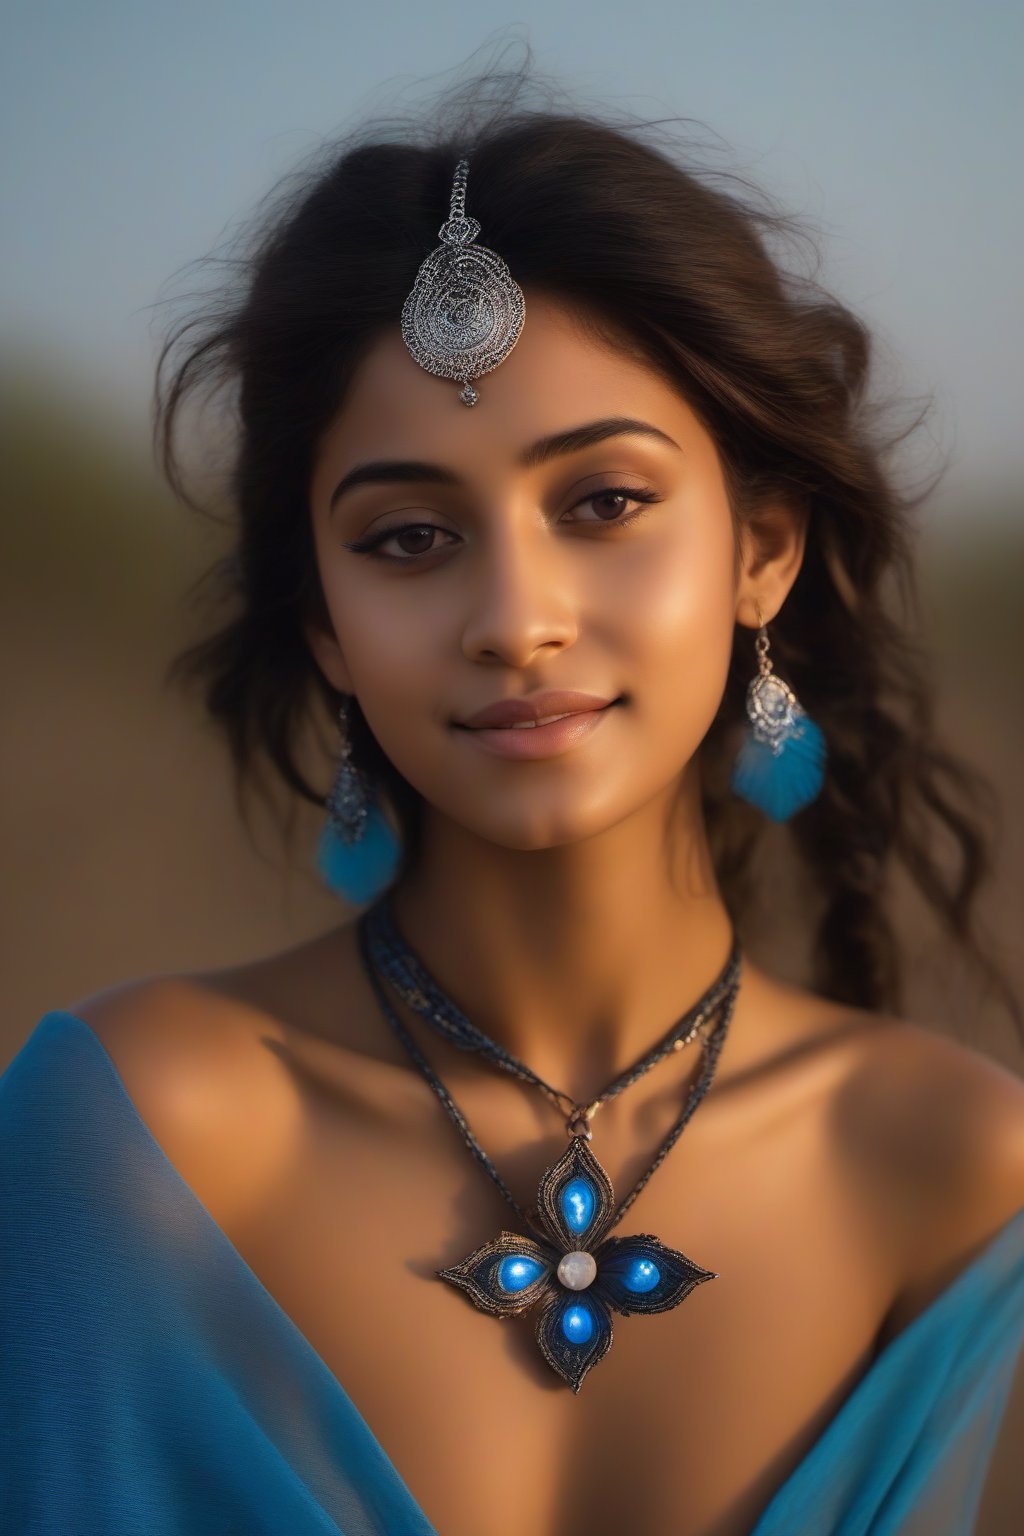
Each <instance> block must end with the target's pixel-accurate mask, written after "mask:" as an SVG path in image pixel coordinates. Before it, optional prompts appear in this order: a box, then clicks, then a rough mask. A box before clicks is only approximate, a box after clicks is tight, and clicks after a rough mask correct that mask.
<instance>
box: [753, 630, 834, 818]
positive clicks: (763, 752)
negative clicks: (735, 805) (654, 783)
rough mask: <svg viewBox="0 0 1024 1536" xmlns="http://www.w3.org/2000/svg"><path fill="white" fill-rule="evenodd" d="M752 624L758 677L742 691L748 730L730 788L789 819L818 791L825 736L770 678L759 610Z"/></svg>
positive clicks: (782, 685)
mask: <svg viewBox="0 0 1024 1536" xmlns="http://www.w3.org/2000/svg"><path fill="white" fill-rule="evenodd" d="M757 622H758V625H759V629H758V632H757V639H756V640H755V641H754V649H755V650H756V652H757V675H756V676H755V677H754V678H753V679H752V680H751V683H750V686H749V688H748V689H747V718H748V719H749V721H750V729H749V730H748V732H747V735H746V738H745V739H744V742H743V746H742V747H741V748H740V752H739V756H738V757H737V759H736V766H735V767H734V769H733V775H732V787H733V789H734V790H735V792H736V794H738V795H741V796H742V797H743V799H744V800H749V802H750V804H751V805H756V806H757V808H758V810H759V811H763V812H764V814H765V815H766V816H770V817H771V819H772V820H773V821H788V820H789V818H790V817H791V816H792V815H793V814H794V812H796V811H799V810H800V809H801V808H802V807H803V806H805V805H809V804H810V802H811V801H812V800H814V799H815V798H816V797H817V796H818V794H819V793H820V792H821V786H822V784H823V782H824V778H825V738H824V737H823V736H822V734H821V731H820V729H819V728H818V726H817V725H815V723H814V721H813V720H812V719H811V717H810V716H809V715H808V714H807V713H806V712H805V711H804V710H803V709H802V708H801V706H800V704H799V703H798V701H797V697H796V694H795V693H794V692H793V690H792V688H790V687H789V686H788V685H787V684H786V683H784V682H783V681H782V679H781V678H780V677H776V676H775V673H774V671H773V669H772V663H771V661H770V659H769V656H768V630H767V628H766V626H765V624H764V620H763V618H762V616H761V609H760V608H759V607H758V609H757Z"/></svg>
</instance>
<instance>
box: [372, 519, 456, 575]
mask: <svg viewBox="0 0 1024 1536" xmlns="http://www.w3.org/2000/svg"><path fill="white" fill-rule="evenodd" d="M447 532H448V530H447V528H438V527H436V526H435V524H433V523H405V524H404V525H402V526H401V527H398V528H384V529H382V530H381V531H380V532H379V533H369V534H367V535H366V536H365V537H364V538H361V539H353V540H352V542H351V543H350V544H346V545H345V548H346V549H350V550H352V551H353V553H354V554H357V555H373V556H374V558H375V559H377V560H391V561H393V562H394V563H395V564H396V565H408V564H411V563H412V562H413V561H415V560H417V559H419V558H421V557H422V556H423V555H433V554H436V552H437V550H438V549H439V548H440V547H441V546H440V545H436V544H434V543H433V536H434V534H435V533H447ZM451 537H452V538H455V537H456V535H454V534H452V535H451ZM391 539H395V540H396V541H404V542H399V548H400V549H401V550H402V554H400V555H389V554H384V553H383V545H385V544H386V543H388V542H389V541H390V540H391Z"/></svg>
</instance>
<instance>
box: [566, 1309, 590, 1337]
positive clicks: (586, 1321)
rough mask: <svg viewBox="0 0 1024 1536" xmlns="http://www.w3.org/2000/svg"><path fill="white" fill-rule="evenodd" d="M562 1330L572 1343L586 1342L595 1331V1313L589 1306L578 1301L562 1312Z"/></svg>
mask: <svg viewBox="0 0 1024 1536" xmlns="http://www.w3.org/2000/svg"><path fill="white" fill-rule="evenodd" d="M562 1332H563V1333H564V1334H565V1336H566V1338H567V1339H568V1340H569V1343H570V1344H586V1343H587V1342H588V1341H589V1340H590V1339H591V1338H592V1337H593V1333H594V1314H593V1313H592V1312H591V1310H590V1308H589V1307H585V1306H583V1304H582V1303H581V1302H576V1303H575V1305H573V1306H571V1307H566V1309H565V1311H564V1312H563V1313H562Z"/></svg>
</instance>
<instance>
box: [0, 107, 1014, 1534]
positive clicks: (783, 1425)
mask: <svg viewBox="0 0 1024 1536" xmlns="http://www.w3.org/2000/svg"><path fill="white" fill-rule="evenodd" d="M462 105H464V103H463V104H462ZM460 110H461V107H460ZM715 181H716V178H714V177H711V176H708V175H706V174H704V173H702V172H701V171H700V170H699V169H698V168H697V167H696V166H687V165H686V164H684V163H683V157H681V156H679V155H676V154H673V153H671V152H670V150H669V149H668V148H667V147H666V146H665V145H664V144H661V145H659V144H658V143H656V142H655V140H654V138H653V136H652V135H650V134H647V133H645V132H644V131H643V130H642V129H641V128H639V127H636V128H632V129H630V128H629V127H624V126H622V125H617V124H615V123H613V122H611V120H607V121H601V120H598V119H596V118H594V117H591V116H588V115H586V114H574V113H572V112H558V111H555V112H546V111H543V110H530V109H529V108H526V107H521V106H517V105H516V104H515V103H514V102H513V103H511V104H508V105H506V106H505V107H503V108H502V109H500V110H497V111H491V112H490V113H487V112H484V113H482V114H481V113H477V114H476V116H473V115H472V113H470V114H469V115H463V116H461V117H459V118H458V119H457V120H455V119H453V118H451V117H446V116H445V114H444V112H443V111H441V110H438V112H437V113H436V114H435V115H434V116H432V117H431V119H430V121H429V122H428V123H426V124H424V125H421V126H420V127H419V128H418V129H417V130H416V131H412V130H410V131H409V133H407V134H405V135H402V134H398V133H396V132H395V131H394V130H393V129H392V130H389V131H383V130H382V131H381V132H380V133H379V134H378V133H376V131H375V130H373V129H372V128H371V129H370V130H368V131H367V132H365V133H363V134H361V135H359V136H358V137H357V138H356V139H355V140H354V141H353V142H351V143H349V144H346V145H344V146H342V148H341V149H340V150H338V151H336V152H334V153H332V155H331V156H330V157H329V158H328V159H327V160H326V161H325V162H324V163H323V165H321V166H319V167H318V168H317V170H316V172H315V174H314V176H313V177H312V179H311V181H310V182H309V183H308V184H304V185H303V186H302V188H301V189H300V191H298V192H296V191H295V189H294V186H292V187H291V188H290V190H289V192H288V195H287V198H286V199H285V201H284V202H282V204H281V205H280V206H279V207H278V208H277V209H276V210H275V211H274V212H273V214H272V215H270V216H269V217H267V218H266V222H265V223H264V225H263V226H262V227H261V234H260V238H259V239H258V240H257V241H256V242H255V243H254V244H253V246H252V247H251V249H250V250H249V253H248V255H247V258H246V261H245V262H244V263H243V264H242V265H241V267H240V268H233V269H232V270H233V271H234V272H235V277H234V278H233V280H232V281H233V282H234V283H235V284H236V286H234V287H233V288H232V289H231V291H230V292H229V293H228V294H227V295H226V297H225V298H224V300H223V302H221V303H219V305H218V306H217V307H215V309H214V311H212V312H211V313H209V314H204V315H202V316H199V317H191V318H188V319H186V321H185V322H184V323H182V325H181V326H180V328H179V329H178V330H177V332H176V333H175V334H174V335H173V336H172V337H171V338H170V339H169V342H168V345H167V348H166V351H165V354H164V356H163V359H162V366H161V375H160V390H159V396H158V403H159V414H158V425H159V428H160V432H161V434H162V438H163V442H164V446H165V451H166V463H167V467H168V470H169V472H170V474H171V477H172V479H173V480H174V481H175V483H177V484H179V486H180V484H181V481H180V477H179V474H178V460H177V448H176V438H175V425H176V422H177V420H178V418H179V415H180V412H181V410H182V408H183V406H184V404H185V403H186V402H187V401H188V400H190V399H191V398H192V397H193V395H194V394H195V393H196V392H198V391H200V390H201V388H202V387H205V386H208V385H211V384H212V385H215V386H217V387H220V388H222V389H224V390H225V391H227V392H228V393H229V394H230V395H231V397H232V399H233V402H234V421H235V424H236V427H237V441H236V447H237V452H236V457H235V461H234V469H233V474H232V480H231V489H232V494H233V497H234V505H235V510H236V513H237V538H236V542H235V545H234V547H233V549H232V550H231V552H230V553H229V555H228V556H227V557H226V558H225V559H224V560H223V561H222V562H221V563H220V565H219V566H218V568H217V572H216V575H217V579H218V585H217V588H216V590H217V591H218V592H219V593H220V594H221V596H222V598H223V601H224V603H225V609H224V614H223V617H222V618H221V619H220V621H219V622H218V624H217V626H216V628H215V629H214V631H213V632H212V633H211V634H210V635H209V636H208V638H206V639H205V640H203V641H202V642H201V643H200V644H199V645H197V646H195V647H193V648H192V649H191V650H190V651H189V652H187V653H186V654H185V655H184V656H183V657H182V658H180V659H179V664H178V670H179V672H180V674H181V675H185V676H190V677H195V678H200V679H202V680H203V681H204V684H205V698H206V703H207V706H208V708H209V710H210V712H211V714H212V716H213V717H214V718H215V719H216V720H217V721H218V722H219V723H220V725H222V726H223V727H224V729H225V731H226V733H227V738H228V741H229V743H230V745H231V748H232V750H233V753H234V759H235V763H236V766H237V769H238V772H239V777H240V780H241V781H242V782H243V783H244V782H246V781H248V780H249V779H250V778H255V776H256V773H257V769H258V767H259V764H260V762H261V761H262V762H269V763H270V764H272V765H273V768H274V769H275V770H276V771H277V773H278V774H279V775H280V776H281V778H282V779H283V781H284V782H285V783H286V784H287V786H288V789H289V791H290V792H291V793H294V794H298V795H300V796H304V797H305V798H306V799H308V800H312V801H314V802H316V803H318V804H321V805H322V804H324V803H325V791H324V786H323V784H322V783H319V784H318V782H317V780H318V778H319V779H323V778H324V761H323V756H322V754H321V756H320V757H319V758H317V757H316V752H315V749H314V748H312V747H311V745H310V737H309V734H308V728H309V727H310V725H311V723H315V722H316V721H317V720H318V719H319V720H320V721H323V720H324V719H325V718H326V719H327V720H329V721H330V722H331V724H332V725H336V723H337V722H338V721H339V720H340V721H341V722H342V723H343V725H344V731H343V734H342V737H341V739H340V741H339V749H340V756H339V757H338V760H337V766H336V779H335V783H334V785H333V787H332V790H331V793H330V796H329V802H328V803H329V805H330V810H331V821H330V837H329V838H328V836H327V834H325V842H324V853H323V866H322V867H323V868H324V870H325V871H327V872H328V874H329V877H330V878H331V879H332V881H334V882H335V883H337V885H338V888H339V890H341V891H347V892H348V893H349V894H350V895H351V894H355V895H356V896H357V897H358V898H359V900H358V902H357V904H359V905H362V906H363V908H364V911H363V912H362V913H361V914H360V916H359V917H358V918H356V919H351V920H345V921H343V922H341V923H339V924H338V925H337V926H335V927H332V928H331V929H330V930H329V931H328V932H326V933H323V934H321V935H319V936H318V937H316V938H315V939H313V940H311V941H310V942H308V943H304V944H301V945H299V946H297V947H295V948H292V949H289V950H287V951H285V952H283V953H278V954H273V955H270V956H266V957H262V958H259V959H256V960H254V961H252V962H250V963H247V964H243V965H240V966H236V967H232V968H228V969H222V970H217V971H211V972H205V973H202V974H195V975H180V976H179V975H167V976H159V977H150V978H146V979H144V980H141V981H139V980H136V981H132V982H128V983H125V984H122V985H119V986H113V987H110V988H108V989H106V990H105V991H103V992H101V993H99V994H97V995H95V996H92V997H89V998H86V999H83V1000H81V1001H78V1002H75V1003H73V1004H72V1005H71V1006H70V1007H69V1008H68V1009H56V1010H54V1011H53V1012H52V1013H49V1014H47V1015H46V1016H45V1017H44V1018H43V1019H42V1020H41V1021H40V1022H39V1023H38V1025H37V1026H36V1028H35V1030H34V1032H33V1033H32V1035H31V1036H30V1038H29V1040H28V1042H27V1044H26V1045H25V1046H24V1047H23V1049H22V1051H21V1052H20V1053H19V1055H18V1056H17V1057H16V1059H15V1061H14V1062H13V1063H12V1065H11V1066H10V1068H9V1069H8V1071H7V1073H6V1074H5V1076H4V1078H3V1080H2V1083H0V1141H2V1145H3V1159H2V1166H3V1168H4V1196H3V1198H4V1202H5V1220H6V1221H7V1227H6V1230H5V1233H4V1250H5V1254H6V1262H7V1274H8V1279H7V1285H6V1290H5V1292H4V1297H5V1300H4V1313H3V1329H4V1335H3V1350H4V1356H5V1373H6V1386H5V1397H4V1413H5V1425H4V1428H5V1435H6V1439H5V1443H6V1446H7V1460H6V1463H5V1466H4V1470H3V1474H2V1476H3V1481H4V1490H3V1491H4V1495H5V1499H4V1507H5V1508H6V1510H7V1511H8V1515H7V1521H8V1523H7V1526H6V1527H5V1528H6V1529H10V1530H11V1531H17V1532H25V1533H27V1532H33V1533H44V1532H45V1533H47V1536H49V1533H53V1536H57V1533H61V1536H67V1533H71V1532H74V1533H75V1536H92V1533H96V1536H100V1533H103V1536H115V1533H116V1536H122V1533H123V1536H128V1533H129V1532H131V1533H135V1532H142V1531H144V1532H146V1536H163V1533H174V1536H178V1533H181V1536H185V1533H188V1536H196V1533H207V1532H209V1533H214V1532H216V1533H218V1536H223V1533H228V1532H230V1533H239V1536H242V1533H244V1536H254V1533H263V1532H266V1533H275V1536H312V1533H314V1532H315V1533H321V1532H342V1533H344V1536H363V1533H369V1532H373V1533H378V1532H379V1533H386V1536H413V1533H417V1536H425V1533H429V1532H432V1531H434V1532H440V1533H444V1536H508V1533H512V1532H517V1533H518V1532H524V1531H529V1532H531V1533H534V1536H554V1533H556V1532H557V1533H559V1536H596V1533H605V1532H608V1533H611V1532H622V1531H632V1530H639V1529H643V1530H650V1531H659V1532H660V1531H664V1532H668V1531H671V1532H672V1533H673V1536H741V1533H748V1532H756V1533H757V1536H783V1533H785V1536H795V1533H804V1532H806V1533H813V1536H826V1533H827V1536H835V1533H851V1536H852V1533H853V1532H854V1531H856V1532H858V1533H865V1532H872V1533H875V1536H881V1533H882V1532H886V1533H889V1532H896V1531H899V1532H902V1533H906V1532H911V1531H912V1532H920V1533H925V1532H927V1533H928V1536H946V1533H948V1536H953V1533H957V1536H966V1533H967V1532H968V1531H969V1530H970V1529H971V1528H972V1521H973V1518H974V1514H975V1511H976V1509H977V1506H978V1503H979V1500H980V1497H981V1493H982V1488H983V1481H984V1473H985V1469H986V1467H987V1465H988V1462H989V1457H990V1454H991V1450H992V1446H993V1443H994V1440H995V1435H996V1431H997V1429H998V1426H999V1423H1000V1420H1001V1416H1002V1413H1003V1411H1004V1408H1005V1404H1006V1400H1007V1395H1008V1392H1009V1390H1010V1384H1011V1378H1012V1376H1013V1371H1014V1366H1015V1362H1016V1360H1017V1357H1018V1351H1019V1348H1020V1342H1021V1334H1022V1331H1024V1307H1022V1301H1024V1136H1022V1125H1024V1087H1022V1086H1021V1084H1020V1083H1019V1082H1018V1080H1017V1079H1016V1078H1015V1077H1014V1076H1012V1075H1011V1074H1010V1073H1008V1072H1006V1071H1004V1070H1002V1069H1001V1068H999V1067H997V1066H996V1065H995V1064H994V1063H992V1062H991V1061H989V1060H988V1059H987V1058H986V1057H985V1056H983V1055H982V1054H980V1053H978V1052H976V1051H974V1050H971V1049H969V1048H967V1047H966V1046H963V1045H959V1044H956V1043H953V1042H951V1041H949V1040H947V1039H945V1038H943V1037H942V1036H940V1035H939V1034H937V1033H935V1032H933V1031H932V1030H930V1029H929V1028H928V1027H927V1025H922V1024H917V1023H911V1022H907V1021H905V1020H903V1019H901V1018H900V1017H898V1016H897V1014H898V998H899V976H900V965H899V947H898V941H897V939H896V937H895V935H894V931H893V928H892V926H891V919H890V914H889V909H888V906H887V899H888V895H889V889H890V880H891V876H892V873H893V871H894V869H895V868H896V867H897V866H899V865H902V866H903V868H904V869H905V870H906V871H908V872H909V874H910V875H911V876H912V877H913V879H914V880H915V881H916V883H917V885H918V887H919V888H920V890H921V891H922V892H923V894H924V896H925V897H926V899H927V900H928V902H930V904H931V906H932V908H933V909H934V911H935V914H936V916H937V917H938V918H939V919H940V920H941V921H942V922H943V923H944V925H945V927H946V929H947V931H948V932H950V933H951V934H953V935H955V936H956V937H957V938H958V940H960V941H961V942H962V943H963V945H964V947H965V949H966V950H971V949H972V947H973V943H974V941H973V938H972V928H971V921H970V915H971V903H972V899H973V894H974V888H975V886H976V884H977V879H978V875H979V871H980V870H981V869H982V867H983V865H984V847H983V843H982V840H981V836H980V833H979V832H978V831H977V830H976V829H975V826H974V823H973V821H972V819H971V816H970V813H969V809H968V808H967V807H968V791H969V788H970V779H969V777H968V775H967V771H966V770H964V769H961V768H959V767H958V765H957V764H956V762H955V761H954V760H953V759H951V758H950V757H948V756H947V755H945V754H944V753H943V752H942V751H941V750H940V748H939V747H938V746H937V745H936V743H935V742H934V740H933V738H932V734H931V727H930V723H929V722H930V717H929V710H928V697H927V692H926V690H925V688H924V685H923V684H922V682H921V680H920V678H919V675H918V672H917V670H916V662H915V659H914V653H913V650H912V648H911V647H910V646H909V644H908V641H907V637H906V633H905V627H904V626H905V622H906V621H905V615H903V614H902V613H901V611H900V610H899V608H898V605H897V602H896V596H897V590H898V584H899V583H898V581H894V578H899V579H901V580H902V581H903V582H904V584H906V582H907V580H908V579H909V578H908V571H909V565H908V561H909V556H908V535H907V519H906V514H907V511H908V508H909V505H910V502H909V500H908V499H907V498H906V497H903V496H901V494H900V493H899V491H898V490H897V489H896V486H895V483H894V479H893V477H892V475H891V472H890V470H889V469H888V468H887V464H886V454H887V452H888V450H889V449H890V448H891V447H892V446H893V444H892V442H891V441H887V440H886V437H885V432H884V425H885V424H884V418H883V416H882V413H881V412H879V411H877V410H876V409H874V408H873V407H871V406H870V405H869V403H868V392H867V380H868V371H869V370H868V363H869V338H868V335H867V333H866V331H865V329H864V327H863V326H862V324H861V323H860V322H859V321H858V320H857V319H856V318H855V317H854V316H853V315H852V314H851V313H850V312H849V311H848V310H847V309H846V308H844V307H843V306H842V305H841V304H839V303H837V302H836V301H835V300H834V299H831V298H829V297H828V296H827V295H826V294H824V293H822V292H821V291H819V290H818V289H817V288H816V287H815V285H814V284H812V283H810V282H807V281H803V282H801V281H799V280H797V278H796V277H795V276H794V275H793V274H791V273H787V272H786V271H785V269H784V267H783V266H782V264H781V261H780V260H779V258H778V257H777V256H773V255H772V253H771V244H772V241H773V239H774V238H775V237H776V236H779V235H784V234H786V233H787V223H786V221H785V220H784V219H782V218H781V217H780V216H778V215H777V214H773V213H772V212H770V211H769V210H768V209H767V207H766V206H761V207H758V206H757V204H756V201H755V200H754V199H753V198H752V197H744V195H742V194H741V191H740V189H739V184H735V185H732V186H728V185H724V184H723V185H716V184H715ZM748 190H749V189H748ZM321 745H322V743H321ZM304 754H311V756H309V757H308V760H304ZM310 762H313V765H314V766H313V767H312V768H310V766H309V763H310ZM389 839H390V842H389ZM950 839H952V841H953V843H954V844H955V845H956V848H957V849H958V851H959V853H960V854H961V855H962V858H961V860H960V861H959V867H960V870H961V871H962V872H961V873H955V874H951V873H949V869H948V864H947V862H946V861H945V860H943V859H942V858H941V857H940V855H939V853H938V852H936V846H937V843H938V844H939V846H942V840H945V841H947V842H948V840H950ZM791 851H795V853H796V855H797V856H798V859H799V866H800V868H801V869H802V871H803V881H802V884H799V885H798V890H799V893H800V894H799V896H798V902H799V906H798V909H797V916H798V926H799V927H800V928H802V929H803V930H804V931H805V932H806V934H807V935H808V948H809V951H810V953H811V955H812V959H813V966H814V974H813V976H811V977H808V982H809V985H808V986H807V987H804V986H798V985H795V984H793V983H791V982H789V981H787V980H785V979H783V973H784V972H785V971H786V970H787V969H788V968H790V964H791V961H790V957H789V956H787V955H785V954H783V955H780V956H779V957H778V960H779V964H778V967H776V965H775V963H774V961H775V953H774V951H773V950H769V951H768V952H767V954H766V956H765V961H766V963H765V964H763V965H762V964H761V963H755V961H754V960H753V959H752V958H751V956H750V955H749V954H748V953H747V952H746V943H745V937H746V934H747V933H748V932H750V931H752V927H751V925H752V923H753V922H754V920H755V919H756V918H757V915H758V913H759V912H760V913H762V914H763V913H764V911H765V910H766V908H770V907H772V906H773V905H777V904H778V903H779V902H780V900H781V899H782V898H781V895H780V892H781V889H782V887H781V885H780V884H779V883H778V879H777V872H778V871H780V870H783V869H784V868H785V867H786V862H785V861H786V859H787V857H788V855H789V854H790V852H791ZM371 855H372V860H371V863H372V867H370V863H368V862H367V858H368V856H371ZM389 856H390V857H391V858H392V862H391V864H390V866H389V864H388V858H389ZM374 861H375V862H374ZM954 862H956V861H954ZM358 881H363V882H365V883H364V884H363V885H362V886H359V885H357V883H356V882H358ZM11 1511H13V1514H11V1513H10V1512H11Z"/></svg>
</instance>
